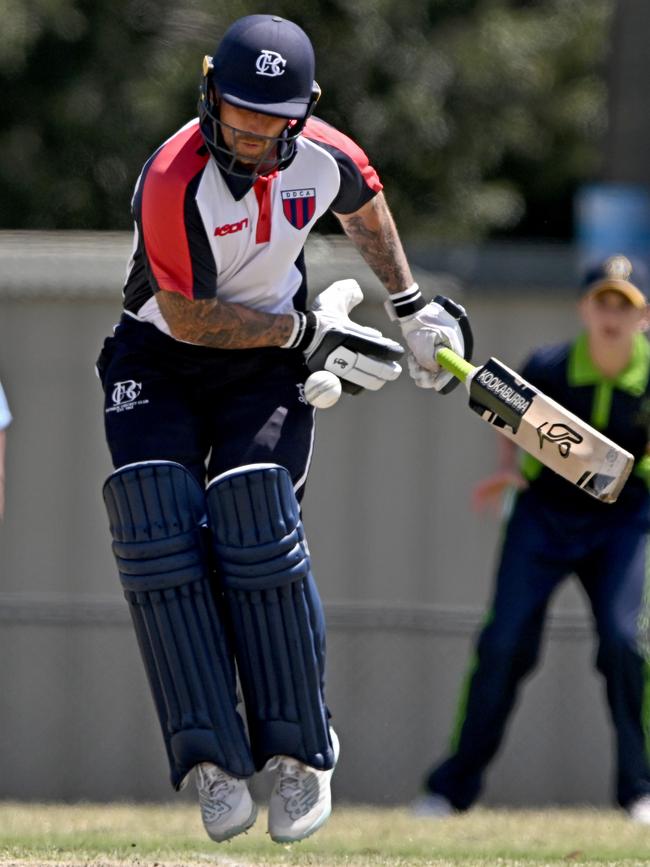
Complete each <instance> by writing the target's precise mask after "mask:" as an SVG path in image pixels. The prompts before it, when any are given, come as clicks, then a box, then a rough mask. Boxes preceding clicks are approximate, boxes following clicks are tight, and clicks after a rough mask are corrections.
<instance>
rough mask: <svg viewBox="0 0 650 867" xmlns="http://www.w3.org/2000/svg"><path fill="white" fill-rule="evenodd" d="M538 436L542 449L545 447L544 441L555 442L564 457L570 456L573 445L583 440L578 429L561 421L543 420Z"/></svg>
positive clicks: (538, 429)
mask: <svg viewBox="0 0 650 867" xmlns="http://www.w3.org/2000/svg"><path fill="white" fill-rule="evenodd" d="M537 436H538V437H539V448H540V451H541V450H542V449H543V448H544V441H547V442H549V443H554V444H555V445H556V446H557V448H558V451H559V452H560V454H561V455H562V457H563V458H568V457H569V455H570V453H571V446H572V445H574V444H576V445H577V444H578V443H581V442H582V436H581V435H580V434H579V433H578V432H577V431H575V430H573V428H570V427H569V426H568V425H566V424H563V423H562V422H559V421H556V422H553V423H550V422H548V421H543V422H542V423H541V424H540V425H539V427H538V428H537Z"/></svg>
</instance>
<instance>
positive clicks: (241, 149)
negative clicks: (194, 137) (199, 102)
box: [219, 101, 289, 165]
mask: <svg viewBox="0 0 650 867" xmlns="http://www.w3.org/2000/svg"><path fill="white" fill-rule="evenodd" d="M219 111H220V116H219V119H220V120H221V132H222V135H223V138H224V142H225V144H226V147H228V149H229V150H230V151H231V152H232V153H234V154H236V156H237V159H238V160H239V162H240V163H243V164H244V165H246V164H247V163H257V162H258V160H259V159H260V158H261V157H262V156H263V155H264V154H265V153H266V152H267V151H269V150H270V149H271V148H274V147H275V139H276V138H277V137H278V136H279V135H280V134H281V133H282V131H283V130H284V128H285V127H286V125H287V124H288V122H289V121H288V119H287V118H284V117H273V116H272V115H270V114H262V113H261V112H259V111H249V110H248V109H246V108H237V106H234V105H230V104H229V103H227V102H225V101H222V102H221V105H220V107H219Z"/></svg>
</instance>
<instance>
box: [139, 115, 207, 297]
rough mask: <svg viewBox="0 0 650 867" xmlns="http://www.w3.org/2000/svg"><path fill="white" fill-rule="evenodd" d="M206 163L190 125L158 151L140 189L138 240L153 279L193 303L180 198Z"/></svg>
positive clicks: (194, 126) (197, 134) (204, 152)
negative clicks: (140, 237) (140, 204)
mask: <svg viewBox="0 0 650 867" xmlns="http://www.w3.org/2000/svg"><path fill="white" fill-rule="evenodd" d="M200 151H201V153H200ZM208 159H209V153H208V152H207V150H206V149H205V148H204V146H203V138H202V136H201V132H200V130H199V126H198V122H196V123H193V124H190V125H188V126H186V127H184V128H183V129H181V130H179V132H177V133H176V135H174V136H173V137H172V138H170V139H169V140H168V141H167V142H165V144H164V145H163V146H162V147H161V148H160V150H159V151H158V153H157V154H156V155H155V157H154V159H153V162H152V163H151V165H150V166H149V170H148V171H147V175H146V178H145V179H144V186H143V189H142V234H143V239H144V246H145V251H146V254H147V258H148V259H149V264H150V267H151V270H152V272H153V276H154V278H155V280H156V282H157V284H158V286H159V287H160V288H161V289H167V290H169V291H171V292H180V293H181V294H182V295H185V296H187V297H188V298H192V287H193V284H194V277H193V271H192V256H191V252H190V243H189V238H188V235H187V227H186V225H185V212H184V207H185V193H186V190H187V187H188V184H189V183H190V182H191V181H192V179H193V178H195V177H196V176H197V174H198V173H199V172H200V171H201V170H202V169H203V168H204V166H205V165H206V163H207V161H208Z"/></svg>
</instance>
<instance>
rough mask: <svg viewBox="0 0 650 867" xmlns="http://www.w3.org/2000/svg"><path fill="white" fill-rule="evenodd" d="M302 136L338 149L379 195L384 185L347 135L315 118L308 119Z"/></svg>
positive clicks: (368, 161)
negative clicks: (347, 157)
mask: <svg viewBox="0 0 650 867" xmlns="http://www.w3.org/2000/svg"><path fill="white" fill-rule="evenodd" d="M303 135H304V136H305V138H308V139H311V141H315V142H323V144H328V145H331V146H332V147H335V148H338V149H339V150H340V151H342V152H343V153H344V154H346V155H347V156H349V157H350V159H351V160H352V161H353V162H354V164H355V165H356V166H357V168H358V169H359V171H360V172H361V174H362V175H363V179H364V181H365V182H366V184H368V186H369V187H370V189H371V190H373V192H375V193H379V192H380V191H381V190H383V188H384V185H383V184H382V182H381V181H380V180H379V175H378V174H377V172H376V171H375V170H374V169H373V167H372V166H371V165H370V160H369V159H368V156H367V154H366V152H365V151H364V150H362V149H361V148H360V147H359V145H358V144H357V143H356V142H354V141H352V139H351V138H349V137H348V136H347V135H344V134H343V133H342V132H339V131H338V130H337V129H336V128H335V127H333V126H330V124H329V123H325V121H324V120H320V118H317V117H310V118H309V120H308V121H307V123H306V124H305V129H304V131H303Z"/></svg>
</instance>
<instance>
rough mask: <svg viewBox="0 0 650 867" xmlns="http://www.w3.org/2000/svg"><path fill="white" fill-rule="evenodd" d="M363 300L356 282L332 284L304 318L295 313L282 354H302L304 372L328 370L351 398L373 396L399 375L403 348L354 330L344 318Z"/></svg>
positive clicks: (358, 328)
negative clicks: (364, 392) (368, 392)
mask: <svg viewBox="0 0 650 867" xmlns="http://www.w3.org/2000/svg"><path fill="white" fill-rule="evenodd" d="M362 300H363V292H362V291H361V287H360V286H359V284H358V283H357V281H356V280H353V279H347V280H337V281H336V283H332V285H331V286H328V287H327V289H324V290H323V291H322V292H321V293H320V294H319V295H317V296H316V298H315V300H314V303H313V305H312V308H311V310H310V311H309V312H308V313H299V312H294V317H295V318H296V323H295V325H294V330H293V334H292V335H291V337H290V339H289V340H288V341H287V343H285V344H284V348H285V349H301V350H302V351H303V352H304V355H305V361H306V364H307V367H308V369H309V370H310V371H311V372H312V373H313V372H314V371H316V370H329V371H330V372H331V373H335V374H336V375H337V376H338V377H339V378H340V379H341V381H342V385H343V390H344V391H347V392H348V393H350V394H355V393H356V392H359V391H361V390H362V389H364V388H367V389H370V390H371V391H377V390H378V389H380V388H381V387H382V386H383V385H385V384H386V383H387V382H390V381H391V380H393V379H397V377H398V376H399V375H400V373H401V372H402V368H401V366H400V365H399V364H398V363H397V359H398V358H401V357H402V355H403V354H404V348H403V347H402V346H400V344H399V343H397V342H396V341H394V340H390V339H389V338H387V337H384V336H383V335H382V333H381V331H378V330H377V329H376V328H369V327H367V326H365V325H358V324H357V323H356V322H352V320H351V319H350V318H349V315H348V314H349V313H350V311H351V310H352V308H353V307H356V306H357V304H359V303H360V302H361V301H362Z"/></svg>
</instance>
